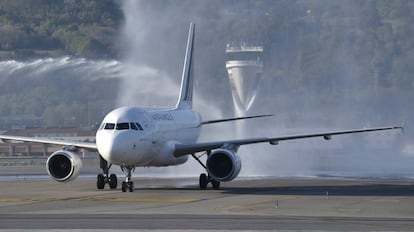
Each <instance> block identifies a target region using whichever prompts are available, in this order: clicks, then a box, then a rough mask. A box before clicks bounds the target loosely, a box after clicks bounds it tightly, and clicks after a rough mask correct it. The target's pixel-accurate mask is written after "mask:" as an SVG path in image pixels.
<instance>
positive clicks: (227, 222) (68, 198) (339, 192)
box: [0, 178, 414, 231]
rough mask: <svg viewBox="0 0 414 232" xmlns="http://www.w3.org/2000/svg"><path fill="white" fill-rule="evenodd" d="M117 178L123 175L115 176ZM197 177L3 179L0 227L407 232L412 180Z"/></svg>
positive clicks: (413, 206)
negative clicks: (208, 184) (201, 182)
mask: <svg viewBox="0 0 414 232" xmlns="http://www.w3.org/2000/svg"><path fill="white" fill-rule="evenodd" d="M120 181H121V178H120ZM197 182H198V179H196V178H194V179H187V178H180V179H168V178H144V179H139V178H135V191H134V192H132V193H129V192H127V193H122V192H121V191H120V190H119V189H118V190H109V189H105V190H103V191H102V190H96V186H95V185H96V184H95V179H93V178H80V179H78V180H75V181H74V182H71V183H67V184H62V183H57V182H54V181H52V180H42V179H40V180H36V179H24V178H22V179H19V180H16V181H1V182H0V189H1V192H0V230H2V231H7V230H16V229H17V230H26V229H30V230H38V231H44V230H49V231H53V230H74V229H75V230H99V231H102V230H114V229H118V230H124V231H128V230H132V229H134V230H136V229H140V230H154V229H157V230H161V231H165V230H168V231H171V230H176V231H182V230H197V231H200V230H202V231H208V230H211V231H213V230H214V231H217V230H221V231H231V230H262V231H275V230H280V231H298V230H299V231H300V230H302V231H345V230H346V231H412V228H414V187H413V180H356V179H353V180H349V179H336V178H265V179H260V178H255V179H242V180H236V181H234V182H230V183H223V187H222V189H221V190H218V191H217V190H199V189H198V187H197Z"/></svg>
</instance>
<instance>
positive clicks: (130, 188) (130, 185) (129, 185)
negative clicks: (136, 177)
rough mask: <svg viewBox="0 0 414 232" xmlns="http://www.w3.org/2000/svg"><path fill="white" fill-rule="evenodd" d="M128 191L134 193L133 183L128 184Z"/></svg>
mask: <svg viewBox="0 0 414 232" xmlns="http://www.w3.org/2000/svg"><path fill="white" fill-rule="evenodd" d="M128 189H129V191H130V192H131V193H132V192H133V191H134V182H132V181H131V182H129V183H128Z"/></svg>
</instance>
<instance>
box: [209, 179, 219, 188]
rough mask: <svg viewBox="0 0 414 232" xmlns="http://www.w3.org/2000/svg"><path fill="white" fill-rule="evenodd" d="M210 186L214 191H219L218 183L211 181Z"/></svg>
mask: <svg viewBox="0 0 414 232" xmlns="http://www.w3.org/2000/svg"><path fill="white" fill-rule="evenodd" d="M211 185H213V189H214V190H219V189H220V181H217V180H212V181H211Z"/></svg>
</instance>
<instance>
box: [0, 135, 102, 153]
mask: <svg viewBox="0 0 414 232" xmlns="http://www.w3.org/2000/svg"><path fill="white" fill-rule="evenodd" d="M0 140H2V141H3V142H10V141H22V142H32V143H41V144H53V145H62V146H74V147H78V148H85V149H87V150H91V151H96V150H97V147H96V144H95V143H91V142H76V141H70V140H59V139H45V138H36V137H24V136H14V135H0Z"/></svg>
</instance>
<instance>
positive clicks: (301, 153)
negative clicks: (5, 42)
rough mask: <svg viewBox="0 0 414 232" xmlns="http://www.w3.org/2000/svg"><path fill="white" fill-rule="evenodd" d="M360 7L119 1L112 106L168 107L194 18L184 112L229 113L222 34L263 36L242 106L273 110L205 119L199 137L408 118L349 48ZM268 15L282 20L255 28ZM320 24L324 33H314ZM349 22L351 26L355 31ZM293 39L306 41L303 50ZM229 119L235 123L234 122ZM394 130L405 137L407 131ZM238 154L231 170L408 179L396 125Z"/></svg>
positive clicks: (365, 56)
mask: <svg viewBox="0 0 414 232" xmlns="http://www.w3.org/2000/svg"><path fill="white" fill-rule="evenodd" d="M211 4H213V5H214V4H219V5H220V6H222V7H221V8H219V10H218V11H214V15H211V12H209V11H208V9H209V7H210V6H211ZM360 4H361V2H358V1H347V2H331V1H324V0H320V1H318V0H315V1H261V2H259V3H257V2H256V1H237V2H234V1H225V2H223V1H218V2H215V1H213V2H206V1H181V2H180V4H177V3H176V2H173V1H123V7H122V9H123V12H124V14H125V19H126V21H125V25H124V28H123V30H122V34H121V36H120V40H121V41H122V44H123V45H124V47H123V63H124V64H126V69H125V72H123V77H122V78H123V79H122V80H123V81H122V85H121V89H120V91H119V97H118V103H117V104H118V105H119V106H121V105H130V104H135V105H136V104H138V105H157V106H170V107H171V106H173V105H174V104H175V101H176V98H177V96H178V91H179V82H180V77H181V70H182V63H183V58H184V50H185V42H186V36H187V30H188V26H189V23H190V22H194V23H195V24H196V41H195V57H194V58H195V70H194V76H195V89H194V91H195V100H194V104H195V109H196V110H197V111H199V112H200V113H201V115H202V116H203V118H204V119H206V120H207V119H217V118H222V117H231V116H233V115H234V110H233V109H234V108H233V102H232V98H231V90H230V85H229V82H228V78H227V73H226V69H225V61H226V60H225V55H224V53H225V46H226V44H227V43H231V42H234V41H236V42H238V41H248V42H252V43H258V42H259V43H263V45H264V66H265V69H264V79H263V81H262V83H261V86H260V92H259V95H258V97H257V99H256V102H255V104H254V106H253V107H252V109H251V110H250V111H249V112H247V113H246V114H248V115H256V114H264V113H265V114H267V113H271V114H274V117H272V118H266V119H257V120H249V121H246V122H245V123H243V124H237V123H225V124H222V125H211V126H207V127H206V128H204V129H203V134H202V137H201V140H203V141H211V140H220V139H233V138H247V137H257V136H260V137H261V136H282V135H291V134H298V133H312V132H319V131H331V130H339V129H355V128H362V127H368V126H371V127H372V126H388V125H391V124H393V125H395V124H399V123H400V122H401V121H402V120H405V119H406V118H407V115H410V114H411V111H407V110H406V106H407V104H409V103H408V101H407V99H406V98H405V97H404V96H403V94H401V96H399V95H396V94H394V93H388V92H387V91H380V90H381V89H380V87H378V82H380V81H381V77H379V76H378V69H380V68H381V67H380V66H378V64H377V63H375V62H374V61H373V58H372V57H375V56H376V54H370V53H368V52H366V51H357V50H355V46H354V45H355V43H356V42H359V43H367V41H368V40H369V33H368V32H366V31H364V19H365V18H364V17H365V14H367V13H366V12H364V11H363V10H361V9H360ZM367 4H371V2H370V3H367ZM252 7H253V8H252ZM254 7H256V8H254ZM281 11H284V13H283V14H282V13H280V12H281ZM206 12H209V13H210V14H206ZM274 14H276V15H277V14H279V16H280V17H279V18H278V19H279V20H280V21H283V23H280V25H283V26H282V27H281V26H278V25H276V23H275V25H274V27H273V28H263V27H262V26H261V25H263V24H264V23H265V22H266V25H268V24H269V23H268V22H269V21H268V20H270V19H274ZM337 15H340V16H341V17H340V20H334V21H332V22H329V24H327V23H326V22H327V21H326V18H329V17H330V16H337ZM351 16H352V17H351ZM351 18H352V20H350V19H351ZM298 20H300V23H298ZM240 25H242V27H241V26H240ZM270 25H271V24H270ZM327 27H328V28H329V29H330V31H332V33H330V34H327V35H324V34H320V32H321V31H323V29H326V28H327ZM355 27H357V28H360V31H358V32H355V31H354V30H353V28H355ZM275 30H276V31H275ZM270 33H273V34H276V36H275V37H274V39H275V40H273V41H272V40H269V37H268V35H269V34H270ZM211 35H214V36H215V37H213V38H212V37H211ZM209 36H210V37H209ZM315 37H316V39H315ZM317 37H319V38H317ZM304 39H309V43H306V47H305V46H303V40H304ZM364 52H365V53H364ZM321 54H322V55H321ZM318 56H322V57H324V56H326V57H330V58H329V60H330V61H329V62H330V63H328V64H326V66H324V68H323V69H321V68H320V67H316V66H315V62H316V61H315V62H314V61H313V59H314V58H317V57H318ZM312 66H315V68H314V69H313V71H312V72H305V70H312ZM327 77H329V78H327ZM292 80H300V82H297V81H296V82H295V81H292ZM408 117H409V116H408ZM237 126H243V127H244V128H243V129H242V130H237V129H236V127H237ZM240 131H243V132H242V133H240ZM406 134H408V135H409V138H410V137H411V136H410V135H411V131H410V130H409V129H407V128H406ZM238 153H239V154H240V156H241V159H242V172H241V176H352V177H355V176H356V177H373V176H375V177H394V176H399V177H401V176H403V177H413V174H414V171H413V170H414V169H413V167H414V156H413V152H412V149H411V148H410V143H409V141H407V139H405V137H402V135H401V133H400V132H397V131H393V132H386V133H372V134H369V135H368V134H364V135H351V136H336V137H334V138H333V140H332V141H324V140H322V139H310V140H306V141H305V140H304V141H292V142H285V143H281V144H280V145H278V146H269V145H268V144H259V145H253V146H242V147H241V148H240V149H239V152H238ZM197 166H198V164H195V163H194V162H190V163H189V164H186V165H184V168H183V167H182V166H180V167H173V168H168V169H164V168H162V169H156V171H150V172H155V173H157V172H160V173H167V175H174V176H175V175H198V174H199V173H200V172H202V171H203V170H202V169H201V167H197ZM160 170H161V171H160ZM144 172H147V170H145V171H144Z"/></svg>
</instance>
